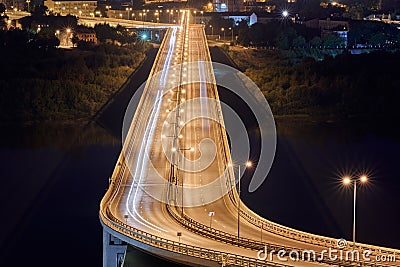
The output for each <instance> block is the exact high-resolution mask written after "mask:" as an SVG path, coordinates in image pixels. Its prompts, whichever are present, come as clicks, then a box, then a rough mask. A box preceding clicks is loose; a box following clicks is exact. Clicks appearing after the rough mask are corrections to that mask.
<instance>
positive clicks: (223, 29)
mask: <svg viewBox="0 0 400 267" xmlns="http://www.w3.org/2000/svg"><path fill="white" fill-rule="evenodd" d="M221 31H222V32H223V33H224V44H225V28H221Z"/></svg>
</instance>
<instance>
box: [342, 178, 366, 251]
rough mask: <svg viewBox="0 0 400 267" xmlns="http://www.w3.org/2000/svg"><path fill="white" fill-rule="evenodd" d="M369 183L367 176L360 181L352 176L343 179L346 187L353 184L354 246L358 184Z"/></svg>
mask: <svg viewBox="0 0 400 267" xmlns="http://www.w3.org/2000/svg"><path fill="white" fill-rule="evenodd" d="M367 182H368V177H367V176H366V175H361V176H360V177H359V178H358V179H355V178H353V179H352V177H350V176H345V177H343V179H342V183H343V185H345V186H350V185H351V183H353V184H354V186H353V246H354V245H355V243H356V206H357V205H356V204H357V183H360V184H366V183H367Z"/></svg>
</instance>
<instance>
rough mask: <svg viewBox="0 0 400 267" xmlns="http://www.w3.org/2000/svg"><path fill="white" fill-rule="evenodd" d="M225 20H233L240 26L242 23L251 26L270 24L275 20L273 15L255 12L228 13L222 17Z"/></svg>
mask: <svg viewBox="0 0 400 267" xmlns="http://www.w3.org/2000/svg"><path fill="white" fill-rule="evenodd" d="M222 18H224V19H231V20H233V21H234V23H235V25H238V24H239V22H241V21H247V25H249V26H251V25H253V24H255V23H264V24H265V23H268V22H270V21H271V20H273V19H275V18H274V17H273V16H272V15H271V14H268V13H265V12H264V13H259V14H258V13H255V12H236V13H235V12H228V13H226V14H223V15H222Z"/></svg>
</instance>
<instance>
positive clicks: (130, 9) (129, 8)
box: [126, 7, 132, 19]
mask: <svg viewBox="0 0 400 267" xmlns="http://www.w3.org/2000/svg"><path fill="white" fill-rule="evenodd" d="M126 11H127V12H128V19H130V16H129V11H132V8H131V7H127V8H126Z"/></svg>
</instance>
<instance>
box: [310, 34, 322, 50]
mask: <svg viewBox="0 0 400 267" xmlns="http://www.w3.org/2000/svg"><path fill="white" fill-rule="evenodd" d="M310 44H311V46H312V47H314V48H319V47H320V46H321V44H322V39H321V38H320V37H318V36H315V37H314V38H312V39H311V41H310Z"/></svg>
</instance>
